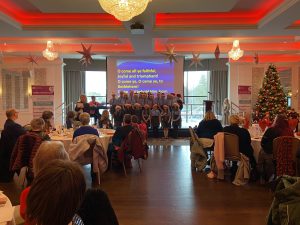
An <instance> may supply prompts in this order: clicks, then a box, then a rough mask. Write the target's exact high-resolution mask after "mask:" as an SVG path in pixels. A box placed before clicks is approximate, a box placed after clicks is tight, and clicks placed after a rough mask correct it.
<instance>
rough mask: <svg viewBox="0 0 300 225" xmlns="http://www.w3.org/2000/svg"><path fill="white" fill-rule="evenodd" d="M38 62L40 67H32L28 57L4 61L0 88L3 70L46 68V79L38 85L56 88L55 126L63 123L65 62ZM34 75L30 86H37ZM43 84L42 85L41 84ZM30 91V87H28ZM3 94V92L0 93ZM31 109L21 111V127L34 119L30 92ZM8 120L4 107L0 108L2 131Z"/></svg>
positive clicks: (0, 80) (10, 58)
mask: <svg viewBox="0 0 300 225" xmlns="http://www.w3.org/2000/svg"><path fill="white" fill-rule="evenodd" d="M36 62H37V64H38V65H35V64H34V65H32V64H31V63H29V62H28V59H26V57H25V56H24V57H5V58H3V59H2V63H0V88H1V87H2V69H19V68H22V69H23V68H25V69H26V68H28V70H30V71H31V74H34V73H32V71H33V70H34V69H41V68H44V69H45V70H46V76H45V79H42V80H40V81H39V83H38V85H53V86H54V109H56V108H58V109H57V110H56V111H55V113H54V116H55V118H54V119H55V121H54V123H55V124H59V123H61V112H60V111H61V110H60V107H59V106H60V105H61V104H62V99H63V98H62V97H63V96H62V91H63V88H62V65H63V62H62V60H61V59H56V60H55V61H48V60H46V59H44V58H37V59H36ZM35 80H36V79H35V77H34V75H32V76H31V78H30V84H29V86H30V85H34V84H35ZM41 82H42V83H41ZM28 88H29V90H30V87H28ZM0 93H2V92H0ZM28 94H29V108H28V110H24V111H20V113H19V119H18V120H17V122H18V123H20V124H21V125H25V124H28V123H29V122H30V121H31V119H32V118H33V113H32V97H31V93H30V91H29V93H28ZM1 101H2V95H1V96H0V104H2V102H1ZM5 120H6V116H5V110H3V109H2V105H1V107H0V129H3V124H4V122H5Z"/></svg>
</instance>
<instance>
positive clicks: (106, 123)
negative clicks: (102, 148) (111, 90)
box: [99, 109, 113, 129]
mask: <svg viewBox="0 0 300 225" xmlns="http://www.w3.org/2000/svg"><path fill="white" fill-rule="evenodd" d="M99 128H104V129H112V128H113V125H112V123H111V121H110V119H109V112H108V110H107V109H105V110H103V112H102V115H101V118H100V120H99Z"/></svg>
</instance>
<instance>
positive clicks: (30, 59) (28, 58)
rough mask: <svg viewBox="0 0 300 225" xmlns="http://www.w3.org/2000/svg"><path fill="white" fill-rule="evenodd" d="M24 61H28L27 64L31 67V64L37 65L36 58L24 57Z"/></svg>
mask: <svg viewBox="0 0 300 225" xmlns="http://www.w3.org/2000/svg"><path fill="white" fill-rule="evenodd" d="M26 59H27V60H28V62H27V63H31V65H32V66H33V64H35V65H37V62H36V58H34V57H33V56H32V55H30V56H28V57H26Z"/></svg>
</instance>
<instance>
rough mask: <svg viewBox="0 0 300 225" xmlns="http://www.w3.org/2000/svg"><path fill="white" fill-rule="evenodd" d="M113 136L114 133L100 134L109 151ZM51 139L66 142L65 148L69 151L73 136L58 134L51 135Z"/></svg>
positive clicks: (104, 145)
mask: <svg viewBox="0 0 300 225" xmlns="http://www.w3.org/2000/svg"><path fill="white" fill-rule="evenodd" d="M112 136H113V135H108V134H102V135H100V140H101V142H102V145H103V148H104V151H105V152H107V149H108V145H109V143H110V142H111V140H112ZM51 140H53V141H61V142H62V143H63V144H64V146H65V149H66V151H67V152H68V150H69V147H70V144H71V143H72V137H70V136H58V135H54V136H51Z"/></svg>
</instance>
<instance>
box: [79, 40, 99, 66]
mask: <svg viewBox="0 0 300 225" xmlns="http://www.w3.org/2000/svg"><path fill="white" fill-rule="evenodd" d="M81 46H82V51H76V52H78V53H80V54H82V57H81V59H80V60H79V62H81V64H82V65H85V66H87V65H88V64H91V63H92V60H93V58H92V55H95V54H94V53H92V52H91V48H92V45H90V47H88V48H86V47H85V46H84V45H83V44H82V43H81Z"/></svg>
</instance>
